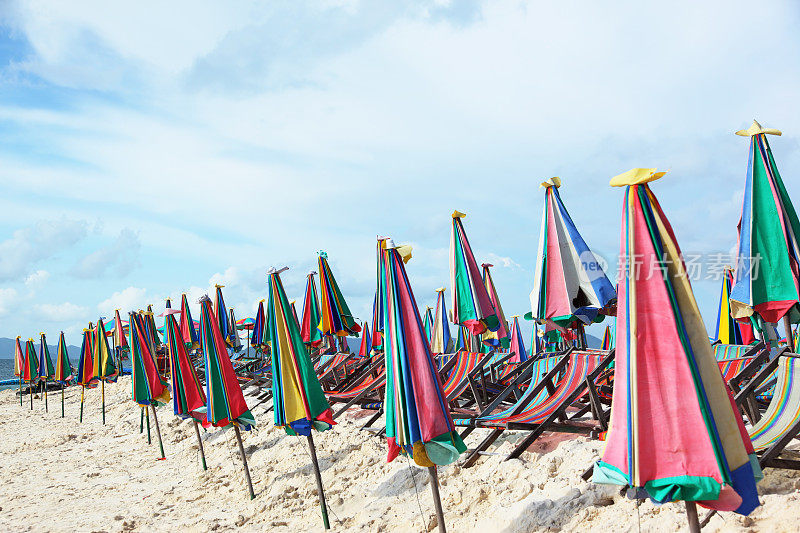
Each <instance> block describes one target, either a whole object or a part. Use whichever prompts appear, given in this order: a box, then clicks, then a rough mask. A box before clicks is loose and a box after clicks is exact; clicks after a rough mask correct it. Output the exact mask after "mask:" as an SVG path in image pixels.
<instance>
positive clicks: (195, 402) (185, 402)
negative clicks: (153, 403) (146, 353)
mask: <svg viewBox="0 0 800 533" xmlns="http://www.w3.org/2000/svg"><path fill="white" fill-rule="evenodd" d="M176 312H177V311H172V312H167V316H166V323H165V325H166V335H165V336H164V339H165V341H166V343H165V344H166V345H167V352H168V354H169V375H170V379H171V380H172V410H173V412H174V413H175V416H178V417H180V418H191V419H192V423H193V424H194V431H195V434H196V435H197V443H198V445H199V447H200V460H201V464H202V466H203V470H206V469H207V466H206V454H205V451H204V450H203V440H202V439H201V438H200V428H198V427H197V426H198V422H202V423H205V424H207V422H206V409H205V407H206V398H205V395H204V394H203V388H202V387H201V385H200V380H199V379H197V374H196V373H195V371H194V367H193V366H192V362H191V361H190V360H189V354H188V353H186V344H184V342H183V334H182V333H181V328H180V326H179V325H178V321H177V320H175V313H176Z"/></svg>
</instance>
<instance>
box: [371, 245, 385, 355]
mask: <svg viewBox="0 0 800 533" xmlns="http://www.w3.org/2000/svg"><path fill="white" fill-rule="evenodd" d="M385 244H386V237H378V242H377V245H376V252H377V256H376V257H377V270H376V276H375V297H374V298H373V300H372V348H373V349H374V350H375V351H376V352H380V351H382V350H383V304H382V302H383V291H384V287H383V285H382V284H381V279H382V278H381V273H382V272H383V270H384V268H383V249H384V246H385Z"/></svg>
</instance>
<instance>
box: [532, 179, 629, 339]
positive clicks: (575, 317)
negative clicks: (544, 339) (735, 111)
mask: <svg viewBox="0 0 800 533" xmlns="http://www.w3.org/2000/svg"><path fill="white" fill-rule="evenodd" d="M541 186H542V187H544V190H545V195H544V209H543V210H542V225H541V229H540V233H539V250H538V254H537V258H536V273H535V277H534V284H533V291H532V292H531V314H530V315H525V318H534V319H536V320H537V321H538V322H539V323H542V324H547V326H546V327H545V332H550V331H553V330H554V329H555V330H558V329H559V328H569V327H576V328H577V329H578V330H579V333H580V331H581V330H582V328H583V325H584V324H591V323H592V322H593V321H597V320H602V318H603V316H602V313H603V312H607V309H605V308H606V307H607V306H610V305H612V304H613V303H614V301H615V300H616V298H617V294H616V291H615V290H614V286H613V285H612V284H611V282H610V281H609V280H608V277H607V276H606V274H605V272H604V271H603V267H602V266H601V265H600V263H599V262H598V261H597V258H596V257H595V255H594V254H593V253H592V251H591V250H590V249H589V247H588V246H587V245H586V242H585V241H584V240H583V237H581V235H580V233H578V228H577V227H576V226H575V223H574V222H573V221H572V217H570V215H569V213H568V212H567V208H566V207H565V206H564V203H563V202H562V201H561V195H560V194H559V192H558V188H559V187H560V186H561V180H560V179H559V178H551V179H549V180H546V181H544V182H543V183H542V184H541ZM598 315H600V316H599V318H598ZM560 333H561V334H562V335H563V334H564V333H565V332H564V331H561V332H560ZM553 335H554V334H553ZM580 336H581V337H582V335H580ZM551 337H552V335H551Z"/></svg>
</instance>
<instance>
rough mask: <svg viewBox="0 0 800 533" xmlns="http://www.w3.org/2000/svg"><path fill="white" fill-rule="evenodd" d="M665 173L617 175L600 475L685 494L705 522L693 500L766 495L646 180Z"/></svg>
mask: <svg viewBox="0 0 800 533" xmlns="http://www.w3.org/2000/svg"><path fill="white" fill-rule="evenodd" d="M663 175H664V172H656V171H655V169H633V170H631V171H629V172H626V173H624V174H621V175H619V176H617V177H615V178H614V179H612V180H611V184H612V185H614V186H625V187H626V189H625V199H624V203H623V226H622V232H621V236H620V257H621V258H625V261H626V263H625V265H624V266H625V268H624V276H625V279H623V280H621V281H620V284H619V290H620V299H619V305H618V316H619V317H620V320H619V323H618V324H617V342H616V350H617V355H616V368H615V383H614V393H613V403H612V413H611V424H610V427H611V429H610V430H609V432H608V437H607V442H606V449H605V452H604V453H603V457H602V460H601V461H600V462H599V463H597V465H596V466H595V469H594V478H595V481H596V482H600V483H612V484H618V485H629V486H630V487H633V488H634V489H637V490H638V491H639V492H638V497H647V496H649V497H650V498H652V499H653V500H655V501H656V502H661V503H665V502H669V501H676V500H684V501H686V502H687V515H688V516H689V520H690V525H692V526H693V527H697V529H696V531H699V526H697V511H696V507H695V506H694V502H698V503H700V504H701V505H703V506H705V507H709V508H713V509H719V510H728V511H736V512H738V513H741V514H748V513H750V511H752V510H753V509H754V508H756V507H757V506H758V505H759V503H758V494H757V492H756V480H755V477H756V474H758V475H760V470H759V469H758V466H757V465H758V462H757V461H756V460H755V455H754V454H753V448H752V445H751V444H750V439H749V438H748V436H747V433H746V431H745V429H744V424H743V423H742V419H741V415H740V413H739V411H738V409H735V408H734V405H733V401H732V398H731V396H730V393H729V391H728V389H727V388H726V386H725V383H724V381H723V379H722V375H721V374H720V370H719V366H718V365H717V362H716V360H715V359H714V352H713V350H712V348H711V345H710V344H709V342H708V335H707V333H706V328H705V325H704V324H703V319H702V317H701V316H700V311H699V309H698V307H697V302H696V301H695V298H694V294H693V292H692V287H691V285H690V283H689V277H688V275H687V273H686V266H685V264H684V262H683V259H682V256H681V251H680V248H679V246H678V243H677V241H676V240H675V235H674V233H673V231H672V227H671V226H670V224H669V221H668V220H667V218H666V217H665V216H664V213H663V211H662V210H661V206H660V205H659V203H658V200H657V199H656V197H655V196H654V195H653V193H652V191H651V190H650V187H649V185H648V182H650V181H653V180H655V179H658V178H660V177H661V176H663ZM637 266H639V267H640V268H637ZM649 272H657V273H658V274H657V275H647V273H649ZM662 272H663V274H662Z"/></svg>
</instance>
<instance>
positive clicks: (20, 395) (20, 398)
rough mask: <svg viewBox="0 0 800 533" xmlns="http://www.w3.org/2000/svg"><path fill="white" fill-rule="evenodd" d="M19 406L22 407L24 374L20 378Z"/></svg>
mask: <svg viewBox="0 0 800 533" xmlns="http://www.w3.org/2000/svg"><path fill="white" fill-rule="evenodd" d="M19 406H20V407H22V372H20V376H19Z"/></svg>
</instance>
